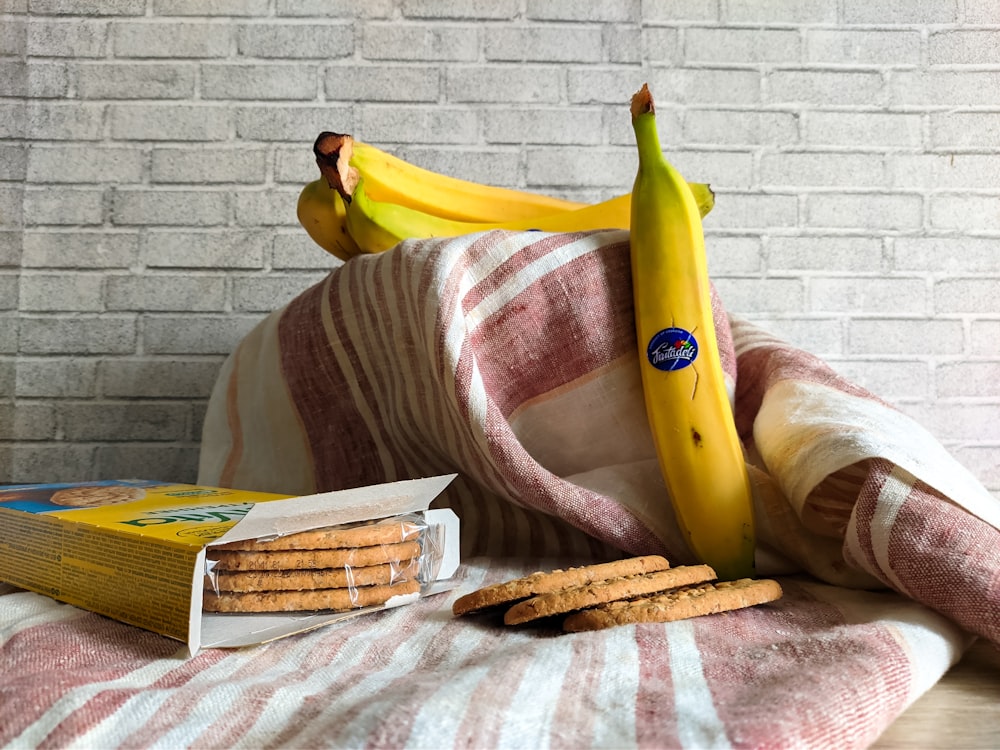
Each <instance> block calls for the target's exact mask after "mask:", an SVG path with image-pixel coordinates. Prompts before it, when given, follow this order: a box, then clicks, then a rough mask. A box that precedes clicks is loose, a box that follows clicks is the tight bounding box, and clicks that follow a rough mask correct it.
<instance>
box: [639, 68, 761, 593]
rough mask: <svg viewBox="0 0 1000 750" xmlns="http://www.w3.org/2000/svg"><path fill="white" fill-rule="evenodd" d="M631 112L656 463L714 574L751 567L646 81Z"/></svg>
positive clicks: (717, 374) (689, 255)
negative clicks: (657, 458) (636, 156)
mask: <svg viewBox="0 0 1000 750" xmlns="http://www.w3.org/2000/svg"><path fill="white" fill-rule="evenodd" d="M631 115H632V127H633V130H634V131H635V138H636V145H637V146H638V150H639V169H638V173H637V175H636V179H635V184H634V186H633V188H632V207H631V208H632V220H631V230H630V245H631V262H632V284H633V296H634V301H635V317H636V334H637V337H638V343H639V362H640V369H641V372H642V385H643V393H644V396H645V401H646V412H647V416H648V418H649V423H650V427H651V428H652V432H653V439H654V442H655V445H656V452H657V455H658V457H659V463H660V470H661V472H662V474H663V478H664V481H665V483H666V485H667V489H668V490H669V493H670V499H671V502H672V504H673V507H674V512H675V515H676V516H677V520H678V523H679V524H680V526H681V530H682V531H683V532H684V534H685V536H686V538H687V540H688V543H689V545H690V547H691V549H692V551H693V552H694V553H695V555H697V556H698V557H699V558H701V561H702V562H704V563H707V564H709V565H711V566H712V567H713V568H714V569H715V571H716V572H717V573H718V575H719V577H720V578H721V579H724V580H725V579H736V578H742V577H748V576H752V575H753V572H754V546H755V541H754V538H755V532H754V519H753V497H752V492H751V488H750V480H749V476H748V472H747V468H746V463H745V460H744V456H743V448H742V445H741V443H740V440H739V436H738V435H737V433H736V425H735V422H734V420H733V413H732V408H731V406H730V403H729V395H728V392H727V390H726V384H725V380H724V376H723V371H722V364H721V361H720V359H719V347H718V342H717V340H716V336H715V325H714V322H713V318H712V303H711V297H710V287H709V279H708V268H707V260H706V257H705V240H704V235H703V231H702V223H701V216H700V213H699V209H698V203H697V200H696V199H695V197H694V196H693V195H692V191H691V190H690V189H689V188H688V186H687V184H686V183H685V182H684V180H683V179H682V178H681V176H680V174H679V173H678V172H677V170H676V169H675V168H674V167H673V166H672V165H671V164H670V163H669V162H668V161H667V160H666V159H665V158H664V155H663V152H662V151H661V150H660V143H659V137H658V135H657V131H656V115H655V109H654V106H653V98H652V96H651V95H650V92H649V88H648V87H647V86H645V85H644V86H643V87H642V89H640V90H639V91H638V92H637V93H636V94H635V95H634V96H633V98H632V103H631Z"/></svg>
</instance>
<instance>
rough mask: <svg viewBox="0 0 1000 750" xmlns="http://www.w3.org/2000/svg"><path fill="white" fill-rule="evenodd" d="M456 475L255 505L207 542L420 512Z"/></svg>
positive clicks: (268, 535) (275, 533) (251, 537)
mask: <svg viewBox="0 0 1000 750" xmlns="http://www.w3.org/2000/svg"><path fill="white" fill-rule="evenodd" d="M455 476H456V475H455V474H445V475H442V476H436V477H427V478H423V479H405V480H401V481H398V482H388V483H386V484H376V485H371V486H367V487H358V488H355V489H350V490H336V491H334V492H320V493H317V494H315V495H302V496H300V497H290V498H288V499H287V500H274V501H271V502H267V503H258V504H256V505H254V506H253V507H252V508H251V509H250V511H249V512H248V513H247V514H246V516H245V517H244V518H243V519H241V520H240V521H239V523H237V524H236V525H235V526H234V527H233V528H231V529H230V530H229V531H227V532H226V533H225V534H224V535H223V536H221V537H219V538H218V539H214V540H212V541H211V542H209V546H214V545H216V544H225V543H227V542H236V541H242V540H244V539H267V538H274V537H278V536H283V535H285V534H294V533H296V532H299V531H308V530H310V529H316V528H320V527H321V526H335V525H337V524H342V523H353V522H355V521H370V520H374V519H377V518H387V517H390V516H398V515H402V514H405V513H415V512H418V511H423V510H426V509H427V508H428V507H429V506H430V504H431V502H432V501H433V500H434V498H435V497H437V496H438V495H439V494H441V492H442V491H443V490H444V488H445V487H447V486H448V485H449V484H450V483H451V482H452V480H453V479H454V478H455Z"/></svg>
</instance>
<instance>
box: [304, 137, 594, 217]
mask: <svg viewBox="0 0 1000 750" xmlns="http://www.w3.org/2000/svg"><path fill="white" fill-rule="evenodd" d="M313 153H314V155H315V156H316V163H317V164H318V165H319V168H320V171H321V172H322V173H323V175H324V176H325V177H326V178H327V180H328V181H329V182H330V184H331V185H335V184H336V183H338V182H339V183H341V185H342V187H343V188H344V189H345V190H346V192H347V193H348V194H350V193H353V186H354V183H355V182H356V180H357V178H356V176H355V174H352V172H354V173H357V174H360V175H361V176H363V177H364V179H365V186H366V190H367V191H368V195H369V196H370V197H371V198H373V199H374V200H377V201H384V202H388V203H399V204H401V205H404V206H409V207H410V208H413V209H415V210H417V211H423V212H425V213H429V214H435V215H437V216H441V217H442V218H446V219H455V220H457V221H472V222H501V221H514V220H517V219H527V218H531V217H532V216H546V215H548V214H554V213H557V212H559V211H572V210H574V209H577V208H582V207H583V206H584V205H586V204H583V203H574V202H572V201H566V200H561V199H559V198H554V197H551V196H548V195H542V194H538V193H531V192H526V191H521V190H511V189H509V188H502V187H494V186H492V185H483V184H480V183H477V182H469V181H467V180H460V179H458V178H455V177H450V176H448V175H443V174H439V173H437V172H432V171H430V170H427V169H423V168H422V167H418V166H417V165H415V164H411V163H410V162H408V161H406V160H404V159H400V158H399V157H398V156H394V155H392V154H390V153H388V152H386V151H383V150H381V149H379V148H376V147H375V146H372V145H370V144H367V143H362V142H361V141H357V140H355V139H354V138H353V137H352V136H350V135H345V134H342V133H331V132H328V131H325V132H322V133H320V134H319V136H318V137H317V138H316V142H315V143H314V144H313Z"/></svg>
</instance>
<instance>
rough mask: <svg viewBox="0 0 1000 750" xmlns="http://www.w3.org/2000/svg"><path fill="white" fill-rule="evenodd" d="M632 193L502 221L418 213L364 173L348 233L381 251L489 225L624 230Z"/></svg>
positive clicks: (701, 200)
mask: <svg viewBox="0 0 1000 750" xmlns="http://www.w3.org/2000/svg"><path fill="white" fill-rule="evenodd" d="M692 189H693V190H695V191H696V192H697V193H698V210H699V211H702V212H704V213H705V214H707V213H708V212H709V211H710V210H711V209H712V206H713V205H714V203H715V195H714V194H713V193H712V191H711V189H710V188H709V187H708V185H702V184H696V185H693V186H692ZM631 203H632V197H631V195H629V194H628V193H626V194H625V195H620V196H618V197H617V198H612V199H610V200H607V201H604V202H603V203H595V204H593V205H589V206H584V207H583V208H578V209H576V210H573V211H560V212H558V213H554V214H550V215H548V216H538V217H534V218H531V219H518V220H516V221H504V222H477V223H473V222H467V221H455V220H453V219H445V218H442V217H440V216H438V215H435V214H429V213H425V212H423V211H417V210H416V209H414V208H411V207H410V206H408V205H402V204H399V203H388V202H384V201H376V200H373V199H372V197H371V196H370V195H369V194H368V182H367V179H365V178H364V177H362V178H361V180H360V181H359V182H358V183H357V185H356V186H355V189H354V195H353V196H352V198H351V203H350V205H349V206H348V208H347V231H348V232H349V233H350V235H351V237H353V238H354V241H355V242H356V243H357V244H358V246H359V247H360V248H362V250H363V251H365V252H368V253H379V252H382V251H384V250H388V249H389V248H390V247H392V246H393V245H395V244H396V243H398V242H401V241H402V240H406V239H411V238H418V239H425V238H430V237H458V236H460V235H463V234H473V233H475V232H483V231H487V230H490V229H506V230H511V231H525V230H532V229H534V230H539V231H543V232H582V231H586V230H590V229H628V227H629V221H630V217H631Z"/></svg>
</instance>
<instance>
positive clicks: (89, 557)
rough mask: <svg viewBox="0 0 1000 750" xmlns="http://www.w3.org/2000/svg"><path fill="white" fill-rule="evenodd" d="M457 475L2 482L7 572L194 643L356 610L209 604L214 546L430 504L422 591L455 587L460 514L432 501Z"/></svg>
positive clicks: (1, 534)
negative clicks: (307, 481) (223, 608)
mask: <svg viewBox="0 0 1000 750" xmlns="http://www.w3.org/2000/svg"><path fill="white" fill-rule="evenodd" d="M453 478H454V475H448V476H440V477H429V478H426V479H415V480H406V481H401V482H393V483H389V484H382V485H373V486H370V487H361V488H358V489H352V490H341V491H337V492H325V493H320V494H316V495H308V496H302V497H292V496H288V495H276V494H270V493H262V492H249V491H245V490H234V489H223V488H219V487H202V486H198V485H190V484H169V483H163V482H154V481H145V480H109V481H101V482H86V483H73V484H36V485H14V486H7V487H0V581H6V582H8V583H11V584H14V585H15V586H20V587H22V588H25V589H28V590H31V591H36V592H38V593H41V594H45V595H47V596H51V597H53V598H54V599H58V600H60V601H63V602H67V603H68V604H72V605H74V606H77V607H81V608H83V609H87V610H91V611H93V612H98V613H100V614H102V615H106V616H108V617H112V618H114V619H116V620H121V621H123V622H127V623H130V624H132V625H137V626H139V627H142V628H145V629H147V630H152V631H154V632H157V633H161V634H163V635H166V636H169V637H171V638H176V639H177V640H180V641H183V642H185V643H186V644H187V645H188V647H189V650H190V651H191V653H197V651H198V650H199V649H201V648H207V647H238V646H247V645H252V644H255V643H261V642H264V641H267V640H272V639H274V638H279V637H282V636H285V635H290V634H292V633H298V632H302V631H304V630H310V629H313V628H316V627H320V626H322V625H326V624H328V623H331V622H335V621H337V620H340V619H343V618H345V617H351V616H354V615H356V614H360V613H362V612H367V611H371V610H374V609H384V608H386V607H389V606H397V605H400V604H407V603H409V602H410V601H413V600H414V599H416V598H418V597H419V596H420V595H418V594H414V595H411V596H409V597H396V598H395V599H393V600H390V601H389V602H387V603H386V605H382V606H379V607H368V608H364V609H359V610H352V611H350V612H318V613H291V614H284V613H278V614H270V613H268V614H248V615H231V614H213V613H203V612H202V591H203V581H204V577H205V573H206V553H207V551H208V549H209V548H210V547H211V546H212V545H215V544H223V543H226V542H233V541H238V540H242V539H258V538H267V537H275V536H280V535H283V534H291V533H295V532H298V531H306V530H309V529H314V528H319V527H322V526H331V525H336V524H342V523H352V522H356V521H366V520H372V519H377V518H388V517H393V516H397V515H406V514H412V513H422V514H423V516H424V519H425V522H426V523H427V527H428V528H427V531H426V534H425V539H427V540H430V541H431V542H432V546H433V549H434V550H435V555H434V558H435V562H436V563H437V570H436V571H435V573H434V574H433V576H432V578H433V582H432V583H431V584H430V586H429V587H425V591H424V592H423V593H422V594H421V595H428V594H432V593H437V592H438V591H444V590H447V589H449V588H452V587H453V586H452V584H451V583H450V582H449V579H450V578H451V577H452V576H453V575H454V573H455V571H456V570H457V568H458V564H459V553H458V549H459V547H458V531H459V527H458V518H457V517H456V516H455V514H454V513H453V512H452V511H451V510H448V509H433V510H428V508H429V506H430V503H431V502H432V501H433V500H434V498H435V497H437V495H439V494H440V493H441V491H442V490H444V488H445V487H446V486H447V485H448V484H449V483H450V482H451V481H452V479H453Z"/></svg>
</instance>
